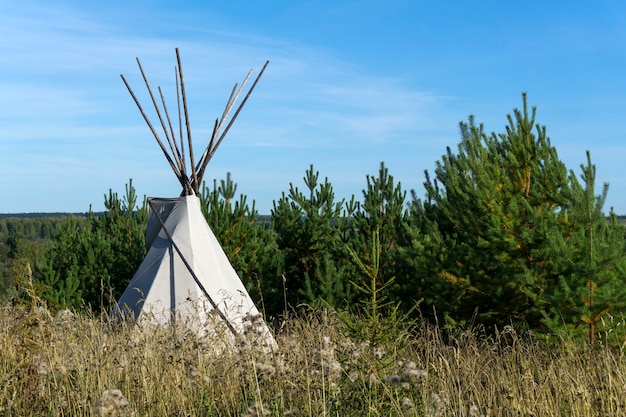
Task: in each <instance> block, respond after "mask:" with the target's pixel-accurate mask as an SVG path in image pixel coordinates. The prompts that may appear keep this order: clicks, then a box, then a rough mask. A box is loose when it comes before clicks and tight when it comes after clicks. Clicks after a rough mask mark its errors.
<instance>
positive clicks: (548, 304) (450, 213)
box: [0, 94, 626, 343]
mask: <svg viewBox="0 0 626 417" xmlns="http://www.w3.org/2000/svg"><path fill="white" fill-rule="evenodd" d="M459 132H460V140H459V142H458V144H457V146H456V147H448V148H447V149H442V152H443V154H442V156H441V159H440V160H438V161H436V163H435V168H434V170H433V171H432V172H429V171H424V172H415V175H416V176H419V177H422V175H423V178H424V180H423V181H424V186H425V193H424V195H418V194H417V193H416V192H415V191H412V190H405V189H403V187H402V184H400V182H398V181H396V180H394V177H393V175H392V173H390V172H389V170H388V168H387V167H386V166H385V164H384V162H381V164H380V166H379V167H377V170H374V172H372V173H370V174H367V175H364V188H363V190H362V195H360V196H352V197H351V198H349V199H347V198H338V197H336V196H335V193H334V190H333V185H332V182H331V180H330V179H328V178H327V177H324V176H323V173H320V172H318V171H317V170H316V169H315V167H314V165H310V166H309V167H308V168H305V169H304V174H303V178H302V179H300V180H298V181H294V182H292V183H289V184H286V186H287V188H288V190H287V191H285V192H283V193H282V195H281V196H280V197H279V198H278V199H276V200H274V203H273V208H272V210H271V213H270V215H269V216H260V214H259V213H258V211H257V210H256V208H255V204H254V201H248V199H247V197H246V195H245V194H243V193H241V192H238V191H239V190H238V189H237V184H236V182H235V180H234V179H233V178H231V176H230V174H228V175H227V176H226V178H224V179H221V180H219V181H218V180H214V181H213V183H212V184H206V183H205V184H204V186H203V190H202V193H201V196H200V198H201V202H202V207H203V213H204V215H205V217H206V219H207V221H208V223H209V225H210V226H211V228H212V229H213V231H214V232H215V234H216V236H217V237H218V239H219V240H220V243H221V245H222V247H223V248H224V250H225V252H226V254H227V256H228V257H229V259H230V260H231V263H232V264H233V266H234V268H235V269H236V271H237V272H238V274H239V276H240V277H241V278H242V280H243V281H244V284H245V285H246V286H247V288H248V290H249V292H250V294H251V295H252V297H253V299H254V300H255V302H256V303H257V305H258V306H259V308H261V309H262V310H263V311H264V312H265V315H266V317H267V318H268V319H269V320H275V321H279V320H280V319H281V318H282V317H284V316H285V315H289V314H298V311H300V310H301V309H302V308H303V306H315V307H319V308H325V309H332V310H335V311H340V312H348V313H351V314H352V313H354V314H355V315H359V316H366V317H367V318H369V319H371V322H372V323H378V322H379V320H384V318H385V317H406V318H413V317H414V318H417V317H420V318H424V319H426V320H429V321H431V322H433V323H437V324H439V325H440V326H442V327H445V326H450V327H452V326H470V325H475V324H480V325H484V326H485V328H486V329H490V330H491V331H493V330H497V329H502V328H504V327H505V326H513V327H515V328H522V329H529V330H532V331H533V332H535V333H536V334H540V335H546V336H547V335H555V334H559V335H565V336H568V337H576V338H586V339H588V340H589V341H590V342H591V343H593V342H594V340H596V339H597V338H598V337H599V336H598V332H597V331H596V328H597V327H599V325H600V323H602V328H603V329H605V331H606V329H607V328H610V326H611V323H614V322H615V323H620V322H621V319H622V316H623V314H624V313H625V312H626V285H625V283H626V240H625V232H626V230H625V228H624V225H623V224H622V223H621V222H620V221H619V219H618V217H617V216H616V214H615V213H613V211H612V209H610V208H607V207H605V206H604V204H605V200H606V197H607V193H608V184H596V167H595V165H594V164H593V162H592V158H591V155H590V154H589V152H587V154H586V155H581V161H582V162H581V165H580V166H579V167H566V166H565V164H564V163H563V162H562V161H561V160H560V159H559V156H558V153H557V149H556V148H555V147H554V146H552V145H551V143H550V138H549V137H548V133H547V129H546V127H545V126H544V125H541V124H539V123H538V122H537V121H536V108H535V107H529V106H528V104H527V99H526V95H525V94H523V95H522V106H521V108H516V109H514V110H513V112H512V113H511V114H509V115H508V116H507V118H506V120H505V125H504V129H503V130H502V131H501V132H500V133H497V132H488V131H487V130H485V128H484V126H483V125H482V124H480V123H478V122H476V121H475V120H474V118H473V117H469V119H468V120H467V121H464V122H461V123H460V124H459ZM138 196H139V194H138V192H137V190H135V188H134V187H133V184H132V180H131V181H129V183H128V184H127V185H126V187H125V190H124V192H123V193H121V194H118V193H117V192H114V191H112V190H109V191H108V193H107V194H105V195H104V210H103V211H102V212H101V213H94V212H93V211H92V210H91V209H90V210H89V211H88V212H87V213H86V214H85V215H82V216H81V215H67V216H62V217H53V218H52V217H46V218H41V217H37V218H14V217H12V218H5V219H1V220H0V294H1V296H2V297H3V298H5V299H9V300H11V302H13V303H21V302H26V301H27V300H28V298H29V297H32V296H34V295H37V297H40V298H41V299H43V300H45V301H46V302H47V304H48V306H49V308H50V309H51V310H53V311H55V310H61V309H67V308H69V309H72V310H76V311H88V310H92V311H97V312H99V311H101V310H102V309H104V310H106V309H109V308H110V307H111V306H112V303H114V302H115V300H116V299H117V297H119V295H120V294H121V292H122V291H123V290H124V289H125V288H126V286H127V284H128V282H129V281H130V279H131V278H132V276H133V274H134V272H135V270H136V269H137V267H138V266H139V264H140V263H141V261H142V260H143V257H144V256H145V253H146V245H145V238H144V233H145V227H146V223H147V207H146V202H145V198H142V197H138ZM264 214H265V213H264ZM615 325H617V324H615Z"/></svg>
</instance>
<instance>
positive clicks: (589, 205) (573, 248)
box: [543, 151, 626, 344]
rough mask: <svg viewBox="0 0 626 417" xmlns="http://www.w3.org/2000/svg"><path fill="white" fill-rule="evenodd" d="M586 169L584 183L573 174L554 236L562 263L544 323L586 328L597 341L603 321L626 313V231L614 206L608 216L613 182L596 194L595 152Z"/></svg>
mask: <svg viewBox="0 0 626 417" xmlns="http://www.w3.org/2000/svg"><path fill="white" fill-rule="evenodd" d="M581 170H582V174H581V175H580V178H581V180H582V182H580V181H578V180H577V178H576V175H575V173H574V172H573V171H572V172H571V173H570V183H571V185H572V190H573V194H572V201H571V204H570V206H568V207H566V208H565V209H564V212H565V215H566V216H565V218H564V227H562V228H557V229H555V230H554V234H553V235H552V236H553V240H552V243H553V246H552V250H553V253H554V259H559V260H561V262H558V263H555V265H554V267H555V268H556V271H555V274H558V281H557V282H555V283H554V285H553V286H552V287H551V288H550V289H549V291H548V293H547V295H546V301H547V305H548V306H549V307H548V308H547V311H546V312H545V313H544V320H543V322H544V324H546V326H547V327H548V329H549V330H550V331H552V332H563V331H565V332H566V333H568V334H569V335H570V336H574V335H579V334H581V333H585V332H586V333H587V338H588V340H589V343H590V344H593V343H594V340H595V338H596V326H597V324H598V323H599V322H600V321H602V320H604V319H607V318H608V317H609V316H610V315H623V314H625V313H626V285H625V284H626V269H624V267H625V260H626V241H625V239H624V238H625V233H626V231H625V229H624V226H623V225H621V224H620V223H619V221H618V220H617V217H616V216H615V214H614V213H613V212H612V211H611V213H610V216H609V219H608V220H607V218H606V216H605V214H604V212H603V207H604V203H605V201H606V197H607V193H608V189H609V186H608V184H607V183H605V184H604V185H603V187H602V191H601V192H600V194H597V195H596V191H595V180H596V167H595V165H593V164H592V163H591V156H590V153H589V151H587V164H586V165H583V164H581ZM609 322H610V320H608V319H607V320H605V323H609Z"/></svg>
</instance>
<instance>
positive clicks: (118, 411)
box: [95, 389, 129, 417]
mask: <svg viewBox="0 0 626 417" xmlns="http://www.w3.org/2000/svg"><path fill="white" fill-rule="evenodd" d="M128 411H129V410H128V400H127V399H126V397H125V396H124V394H122V391H120V390H119V389H108V390H106V391H104V392H103V393H102V395H101V396H100V398H99V399H98V401H97V402H96V406H95V412H96V416H98V417H122V416H127V415H129V413H128Z"/></svg>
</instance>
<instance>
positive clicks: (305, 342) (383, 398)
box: [0, 303, 626, 417]
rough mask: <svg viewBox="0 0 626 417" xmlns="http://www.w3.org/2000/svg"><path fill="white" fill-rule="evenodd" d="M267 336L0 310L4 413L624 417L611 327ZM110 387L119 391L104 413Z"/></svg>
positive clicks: (624, 373) (294, 326)
mask: <svg viewBox="0 0 626 417" xmlns="http://www.w3.org/2000/svg"><path fill="white" fill-rule="evenodd" d="M357 320H358V318H355V319H354V321H357ZM623 327H624V326H621V327H619V326H618V327H616V326H614V325H613V326H612V327H611V328H612V329H615V328H623ZM609 336H610V337H609ZM607 338H609V339H614V340H619V341H620V343H614V344H612V345H611V346H607V345H605V344H602V343H601V342H602V341H604V340H606V339H607ZM276 339H277V341H278V344H279V345H280V350H279V352H276V353H264V352H262V351H260V350H258V349H254V345H252V344H242V345H241V346H240V347H233V349H230V350H228V351H226V352H221V353H216V352H215V349H214V348H213V347H212V346H211V343H210V341H206V340H199V339H197V338H196V337H194V335H192V334H190V333H189V332H186V331H184V329H177V331H176V332H175V333H174V332H172V331H171V329H167V328H153V329H146V330H145V331H142V329H140V328H139V327H133V326H126V325H122V326H120V327H113V326H112V325H111V324H109V323H108V322H107V320H106V317H100V316H90V315H88V316H81V315H75V314H72V313H71V312H69V311H64V312H61V313H60V314H58V315H56V316H53V315H51V314H50V313H49V312H48V311H47V310H46V309H45V308H43V307H42V306H39V305H37V304H36V303H34V304H33V305H32V306H24V305H22V306H12V305H3V306H0V415H2V416H41V415H45V416H93V415H100V416H104V415H111V416H112V415H119V416H123V415H129V416H130V415H133V416H147V415H171V416H178V415H182V416H192V417H193V416H320V415H326V416H379V415H386V416H388V415H393V416H425V415H426V416H481V415H482V416H519V415H528V416H530V415H534V416H597V415H626V400H625V398H626V359H625V357H624V354H623V351H622V349H623V347H622V346H621V343H623V340H624V339H623V335H621V336H620V335H616V334H614V333H612V334H610V335H608V336H604V337H602V338H599V339H598V341H599V342H600V343H596V345H595V346H593V347H590V346H588V344H586V343H584V342H583V343H578V342H576V341H574V340H562V341H559V342H551V343H549V344H548V343H546V342H545V341H540V340H537V339H535V338H534V337H533V336H532V334H530V333H521V334H520V333H517V332H516V330H515V329H513V328H505V329H502V330H501V331H499V332H496V333H495V334H489V335H488V334H486V333H484V332H483V331H482V329H481V328H479V327H476V328H471V329H454V330H445V331H444V330H442V329H441V328H439V327H436V326H432V325H429V324H426V323H417V324H416V325H415V326H414V327H413V328H410V329H407V330H406V331H405V334H404V335H402V337H401V338H399V339H397V340H384V339H381V340H380V341H379V342H380V344H379V345H378V346H373V345H372V344H368V343H367V341H364V340H360V339H355V338H354V336H353V333H352V332H351V331H350V330H349V329H348V328H347V326H346V324H345V323H344V322H343V321H342V320H340V319H339V318H338V317H337V316H336V315H335V314H334V313H332V312H329V311H324V310H309V311H307V314H306V315H303V317H300V318H297V317H293V318H291V319H289V321H288V322H286V323H285V324H284V326H282V328H281V331H280V332H279V333H278V334H276ZM379 349H383V350H384V352H385V354H384V356H383V357H381V355H380V350H379ZM590 355H591V356H592V357H593V358H594V360H593V361H591V362H590V361H589V360H588V358H589V357H590ZM107 393H108V395H111V396H113V400H115V399H116V398H117V400H118V401H117V402H115V401H113V402H110V403H107V404H112V405H109V406H107V407H108V408H106V407H105V406H104V405H103V404H105V401H104V400H103V399H102V398H104V395H105V394H107ZM116 404H118V405H116ZM115 407H118V408H115ZM111 410H113V411H111ZM107 413H108V414H107ZM111 413H115V414H111Z"/></svg>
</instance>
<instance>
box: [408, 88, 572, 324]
mask: <svg viewBox="0 0 626 417" xmlns="http://www.w3.org/2000/svg"><path fill="white" fill-rule="evenodd" d="M522 98H523V107H522V110H518V109H515V110H514V112H513V116H511V115H509V116H508V122H509V123H508V126H506V130H505V133H501V134H496V133H491V134H490V135H487V134H486V133H485V131H484V127H483V126H482V125H477V124H476V123H475V122H474V118H473V117H470V119H469V123H464V122H462V123H461V124H460V131H461V142H460V144H459V146H458V153H456V154H455V153H453V152H452V151H451V150H450V149H449V148H448V150H447V153H446V155H444V156H443V157H442V160H441V161H439V162H437V164H436V168H435V179H434V180H432V181H431V179H430V177H429V176H428V175H427V181H426V183H425V188H426V193H427V197H426V200H425V202H422V201H419V200H417V201H414V204H413V210H414V218H415V219H419V222H421V227H422V228H423V230H424V231H428V230H431V231H436V233H432V237H433V239H432V240H431V241H430V244H432V245H436V246H437V248H436V249H438V251H439V253H440V254H441V256H439V257H438V258H435V259H434V261H435V262H437V264H438V266H437V269H438V270H437V272H436V274H437V276H438V280H439V283H438V285H437V286H438V287H439V288H441V290H442V291H443V293H444V294H446V297H447V298H448V299H449V300H452V301H453V303H448V304H447V305H444V306H435V307H438V308H440V309H443V310H444V313H446V314H447V316H448V317H449V319H450V320H451V321H453V322H460V321H463V320H469V319H470V318H471V317H473V316H475V318H476V319H477V320H479V321H480V322H482V323H485V324H497V325H505V324H509V323H510V322H523V323H526V324H529V325H530V326H533V327H534V326H537V325H538V324H539V321H540V319H541V309H542V308H543V305H542V297H543V292H544V291H545V288H546V287H547V285H549V283H550V281H551V280H552V279H553V277H552V276H549V275H548V274H547V272H546V269H547V266H546V265H547V263H548V262H549V261H550V259H549V257H548V255H547V251H546V250H545V247H546V242H547V240H548V237H549V234H550V233H552V231H553V229H554V227H558V225H559V223H560V221H561V220H560V218H561V217H562V216H563V213H562V210H561V208H562V207H563V206H564V205H566V204H567V201H568V197H569V195H570V191H569V188H568V174H567V170H566V167H565V165H564V164H563V163H562V162H561V161H560V160H559V158H558V155H557V152H556V149H555V148H554V147H553V146H551V144H550V139H549V138H548V136H547V134H546V128H545V127H544V126H540V125H538V124H537V125H536V124H535V115H536V108H533V109H532V112H529V109H528V105H527V101H526V95H525V94H524V95H523V96H522Z"/></svg>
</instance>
